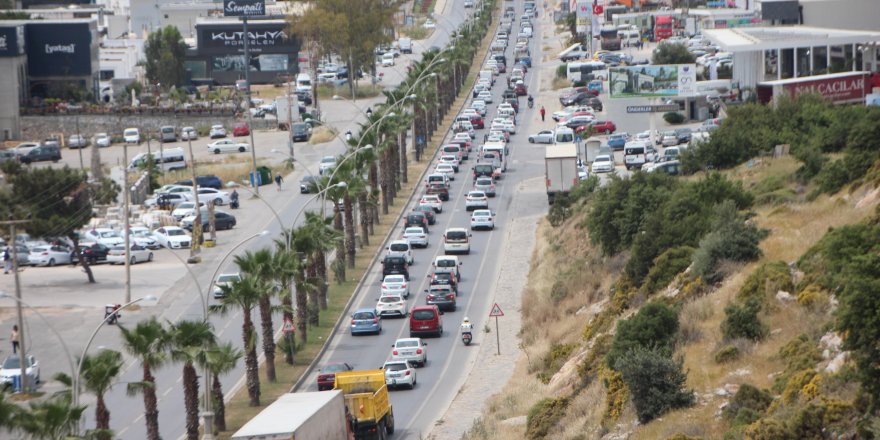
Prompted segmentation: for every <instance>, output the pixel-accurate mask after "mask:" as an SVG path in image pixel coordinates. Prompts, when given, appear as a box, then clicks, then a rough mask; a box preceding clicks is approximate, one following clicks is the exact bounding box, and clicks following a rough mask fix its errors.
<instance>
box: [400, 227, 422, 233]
mask: <svg viewBox="0 0 880 440" xmlns="http://www.w3.org/2000/svg"><path fill="white" fill-rule="evenodd" d="M424 233H425V230H424V229H422V228H406V231H404V234H424Z"/></svg>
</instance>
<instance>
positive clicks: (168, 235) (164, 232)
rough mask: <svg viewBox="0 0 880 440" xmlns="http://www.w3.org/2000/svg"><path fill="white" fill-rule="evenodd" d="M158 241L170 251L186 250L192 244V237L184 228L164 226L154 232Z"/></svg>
mask: <svg viewBox="0 0 880 440" xmlns="http://www.w3.org/2000/svg"><path fill="white" fill-rule="evenodd" d="M153 237H155V238H156V241H157V242H158V243H159V244H160V245H162V246H163V247H166V248H168V249H185V248H188V247H190V245H191V244H192V237H190V236H189V233H187V232H186V230H184V229H183V228H179V227H177V226H163V227H161V228H159V229H156V232H153Z"/></svg>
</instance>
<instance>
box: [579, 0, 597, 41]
mask: <svg viewBox="0 0 880 440" xmlns="http://www.w3.org/2000/svg"><path fill="white" fill-rule="evenodd" d="M592 14H593V4H592V2H589V1H585V0H578V2H577V11H576V13H575V19H576V20H577V23H576V25H577V29H576V31H577V33H579V34H585V33H587V28H589V23H590V16H591V15H592Z"/></svg>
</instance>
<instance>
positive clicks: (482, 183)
mask: <svg viewBox="0 0 880 440" xmlns="http://www.w3.org/2000/svg"><path fill="white" fill-rule="evenodd" d="M474 190H476V191H482V192H484V193H486V197H490V198H491V197H495V182H494V181H493V180H492V178H491V177H485V176H483V177H477V180H476V181H475V182H474Z"/></svg>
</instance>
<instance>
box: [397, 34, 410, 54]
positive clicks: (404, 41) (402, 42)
mask: <svg viewBox="0 0 880 440" xmlns="http://www.w3.org/2000/svg"><path fill="white" fill-rule="evenodd" d="M397 45H398V46H400V53H412V38H408V37H400V38H399V39H398V40H397Z"/></svg>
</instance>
